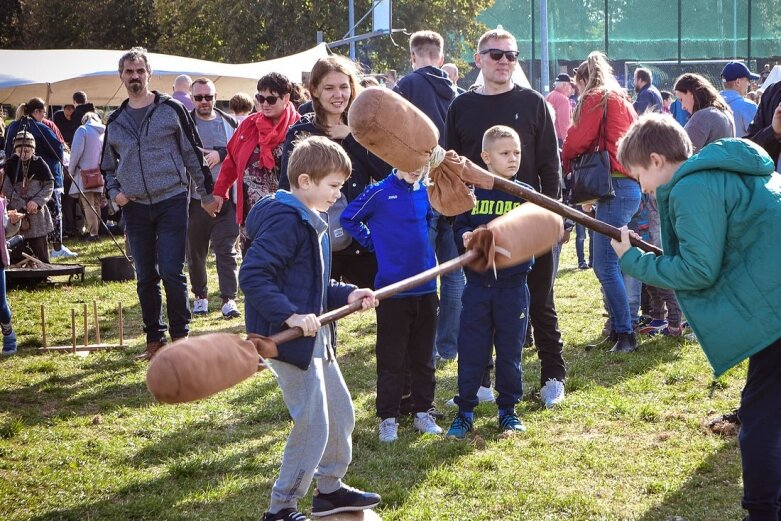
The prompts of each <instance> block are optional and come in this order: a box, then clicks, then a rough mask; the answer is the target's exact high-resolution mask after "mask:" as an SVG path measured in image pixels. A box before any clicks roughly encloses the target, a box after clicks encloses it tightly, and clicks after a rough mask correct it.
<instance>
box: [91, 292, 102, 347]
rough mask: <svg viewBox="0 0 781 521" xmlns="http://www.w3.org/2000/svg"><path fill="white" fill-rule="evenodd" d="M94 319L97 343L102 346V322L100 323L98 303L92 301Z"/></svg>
mask: <svg viewBox="0 0 781 521" xmlns="http://www.w3.org/2000/svg"><path fill="white" fill-rule="evenodd" d="M92 317H93V320H94V322H95V343H96V344H100V322H99V321H98V301H97V300H93V301H92Z"/></svg>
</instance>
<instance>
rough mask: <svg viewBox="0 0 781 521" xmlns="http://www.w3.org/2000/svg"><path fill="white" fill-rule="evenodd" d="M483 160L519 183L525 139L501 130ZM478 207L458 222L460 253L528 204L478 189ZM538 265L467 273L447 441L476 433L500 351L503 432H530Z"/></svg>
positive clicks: (486, 144) (490, 134)
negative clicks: (476, 235) (532, 309)
mask: <svg viewBox="0 0 781 521" xmlns="http://www.w3.org/2000/svg"><path fill="white" fill-rule="evenodd" d="M481 155H482V158H483V161H484V162H485V164H486V166H488V170H489V171H490V172H491V173H493V174H495V175H498V176H501V177H504V178H506V179H513V178H514V177H515V175H516V173H517V172H518V168H519V166H520V164H521V140H520V137H519V136H518V133H517V132H516V131H515V130H513V129H511V128H510V127H506V126H502V125H496V126H493V127H491V128H489V129H488V130H486V132H485V134H484V135H483V152H482V154H481ZM475 196H476V197H477V204H476V205H475V207H474V209H473V210H471V211H470V212H466V213H463V214H461V215H459V216H458V217H456V221H455V223H454V225H453V230H454V232H455V234H454V235H455V237H456V241H457V244H458V247H459V249H460V250H463V249H464V248H465V247H466V246H468V245H469V240H470V238H471V235H472V232H473V230H474V229H475V228H478V227H479V226H484V225H486V224H488V223H489V222H491V221H493V220H494V219H495V218H497V217H499V216H500V215H504V214H505V213H507V212H509V211H510V210H512V209H513V208H517V207H518V206H520V204H521V203H522V202H523V200H522V199H521V198H519V197H517V196H514V195H510V194H507V193H505V192H503V191H501V190H483V189H479V188H478V189H476V190H475ZM531 266H532V262H531V261H529V262H524V263H522V264H519V265H518V266H513V267H511V268H505V269H501V270H498V271H497V272H496V273H495V274H494V272H493V271H490V270H489V271H487V272H485V273H477V272H475V271H472V270H470V269H468V268H467V269H465V272H466V287H465V288H464V294H463V297H462V299H461V304H462V311H461V327H460V329H459V331H458V396H456V397H455V403H456V405H458V415H457V416H456V418H455V419H454V420H453V423H452V424H451V426H450V429H449V430H448V431H447V437H448V438H452V439H459V440H462V439H464V438H466V435H467V433H468V432H469V431H471V430H472V426H473V422H474V413H473V411H474V408H475V407H476V406H477V404H478V396H477V392H478V390H479V389H480V385H481V382H482V380H483V372H484V370H485V368H486V366H487V365H488V363H489V362H490V360H491V351H492V347H495V349H496V363H495V368H496V382H495V388H496V391H497V393H498V396H497V398H496V405H497V407H498V408H499V427H500V428H501V429H502V431H508V432H519V431H525V430H526V427H525V426H524V425H523V422H521V420H520V419H519V418H518V415H517V414H516V413H515V406H516V405H517V404H518V403H519V402H520V401H521V396H522V395H523V372H522V369H521V351H522V349H523V341H524V339H525V338H526V327H527V325H528V315H529V288H528V287H527V285H526V275H527V274H528V273H529V270H530V269H531Z"/></svg>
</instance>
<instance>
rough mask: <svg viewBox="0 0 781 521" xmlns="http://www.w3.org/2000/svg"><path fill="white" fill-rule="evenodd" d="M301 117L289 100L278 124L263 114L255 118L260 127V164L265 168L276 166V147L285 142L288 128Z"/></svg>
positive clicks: (270, 168) (258, 127) (257, 125)
mask: <svg viewBox="0 0 781 521" xmlns="http://www.w3.org/2000/svg"><path fill="white" fill-rule="evenodd" d="M299 119H301V115H300V114H299V113H298V111H297V110H296V108H295V107H294V106H293V104H292V103H290V102H288V104H287V106H286V107H285V110H284V111H283V112H282V114H281V115H280V116H279V121H277V124H276V125H275V124H274V123H272V122H271V120H270V119H268V118H267V117H266V116H264V115H262V114H261V115H260V117H258V118H257V119H255V126H256V127H257V129H258V145H260V165H261V166H262V167H263V168H265V169H267V170H272V169H273V168H274V166H275V162H274V149H275V148H276V147H277V146H278V145H279V144H280V143H284V141H285V137H286V136H287V129H289V128H290V127H291V126H292V125H294V124H295V123H296V122H297V121H298V120H299Z"/></svg>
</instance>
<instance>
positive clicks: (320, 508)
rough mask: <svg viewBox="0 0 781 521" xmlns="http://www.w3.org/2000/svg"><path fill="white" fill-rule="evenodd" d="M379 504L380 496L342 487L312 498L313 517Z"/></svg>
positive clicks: (317, 494) (316, 493)
mask: <svg viewBox="0 0 781 521" xmlns="http://www.w3.org/2000/svg"><path fill="white" fill-rule="evenodd" d="M379 504H380V495H379V494H373V493H371V492H363V491H361V490H358V489H356V488H352V487H348V486H347V485H342V488H340V489H339V490H337V491H336V492H331V493H330V494H323V493H321V492H319V491H315V495H314V496H312V517H321V516H328V515H331V514H336V513H338V512H356V511H359V510H366V509H367V508H374V507H376V506H377V505H379ZM264 521H265V520H264ZM296 521H297V520H296Z"/></svg>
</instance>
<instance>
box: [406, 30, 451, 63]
mask: <svg viewBox="0 0 781 521" xmlns="http://www.w3.org/2000/svg"><path fill="white" fill-rule="evenodd" d="M444 48H445V40H444V39H442V35H440V34H439V33H438V32H435V31H418V32H415V33H412V36H410V37H409V51H410V52H411V53H414V54H415V55H416V56H420V57H421V58H430V59H433V60H436V59H438V58H439V57H441V56H442V50H443V49H444Z"/></svg>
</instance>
